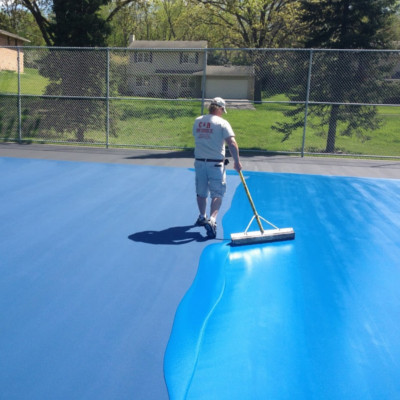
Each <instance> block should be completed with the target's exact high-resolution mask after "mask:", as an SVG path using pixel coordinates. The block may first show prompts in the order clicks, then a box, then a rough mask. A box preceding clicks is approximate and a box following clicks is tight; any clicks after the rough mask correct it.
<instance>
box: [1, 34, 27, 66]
mask: <svg viewBox="0 0 400 400" xmlns="http://www.w3.org/2000/svg"><path fill="white" fill-rule="evenodd" d="M22 44H23V42H22V41H21V40H18V39H14V38H11V37H9V36H5V35H1V34H0V46H22ZM19 57H20V60H19V64H20V65H19V66H20V72H21V73H22V72H24V53H23V51H22V50H21V49H20V53H19ZM0 70H6V71H18V50H17V49H13V48H4V47H0Z"/></svg>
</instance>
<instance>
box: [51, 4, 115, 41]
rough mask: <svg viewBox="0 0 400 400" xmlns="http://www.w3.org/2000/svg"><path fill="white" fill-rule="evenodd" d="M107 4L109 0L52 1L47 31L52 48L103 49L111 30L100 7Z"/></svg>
mask: <svg viewBox="0 0 400 400" xmlns="http://www.w3.org/2000/svg"><path fill="white" fill-rule="evenodd" d="M107 3H109V0H54V1H53V12H54V20H52V21H51V23H50V29H49V30H50V32H51V33H52V34H53V35H54V46H68V47H92V46H99V47H104V46H105V45H106V38H107V36H108V35H109V33H110V32H111V30H110V26H109V24H108V23H107V21H106V20H105V19H104V18H103V17H101V15H100V7H101V6H103V5H105V4H107Z"/></svg>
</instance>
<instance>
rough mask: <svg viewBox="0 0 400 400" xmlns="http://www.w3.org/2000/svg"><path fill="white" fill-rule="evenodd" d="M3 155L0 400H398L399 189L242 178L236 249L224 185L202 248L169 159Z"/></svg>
mask: <svg viewBox="0 0 400 400" xmlns="http://www.w3.org/2000/svg"><path fill="white" fill-rule="evenodd" d="M27 155H29V154H27ZM0 156H1V157H0V167H1V171H2V174H1V175H0V185H1V186H0V187H1V192H0V199H1V211H0V220H1V225H0V233H1V238H2V240H1V242H0V266H1V276H0V354H1V355H2V356H1V358H0V387H1V396H0V397H1V398H4V399H7V400H8V399H28V398H29V399H72V398H75V399H96V400H97V399H107V400H108V399H150V400H152V399H157V400H158V399H168V398H171V399H218V400H221V399H266V398H270V399H274V400H275V399H307V400H308V399H322V398H323V399H341V400H342V399H355V398H359V399H379V400H380V399H396V398H400V383H399V382H400V379H399V378H400V372H399V371H400V361H399V360H400V339H399V335H398V327H399V322H398V321H399V320H400V291H399V287H400V262H399V260H400V180H399V179H384V178H381V177H380V176H379V177H376V176H373V177H368V176H367V177H360V176H358V177H355V176H353V177H351V176H347V177H346V176H335V175H332V174H330V176H328V175H314V174H309V173H306V174H302V173H282V172H267V171H263V172H260V171H254V170H253V171H249V170H245V176H246V178H247V182H248V185H249V189H250V191H251V193H252V196H253V199H254V201H255V203H256V206H257V209H258V211H259V213H260V214H261V215H262V216H263V217H265V218H267V219H269V220H271V221H272V222H273V223H275V224H277V225H278V226H282V227H285V226H293V228H294V229H295V231H296V238H295V240H294V241H287V242H279V243H270V244H262V245H257V246H243V247H235V248H233V247H230V246H229V234H230V233H233V232H240V231H243V230H244V229H245V228H246V226H247V223H248V221H249V220H250V218H251V209H250V206H249V205H248V204H247V198H246V195H245V193H244V190H243V188H242V187H241V186H240V179H239V178H238V176H237V175H236V174H235V173H233V172H231V171H230V172H229V174H228V188H229V189H228V195H227V197H226V199H225V202H224V205H223V208H222V210H221V218H220V221H219V232H218V238H217V239H218V240H214V241H207V240H205V238H204V237H205V232H204V231H203V230H202V229H201V228H195V227H193V223H194V221H195V219H196V218H197V212H196V208H195V207H196V205H195V198H194V195H193V187H194V183H193V180H194V175H193V174H194V172H193V170H192V168H191V167H190V166H188V165H185V164H184V162H183V160H178V161H177V165H172V166H171V165H164V164H165V161H163V162H162V163H161V164H162V165H161V164H160V165H147V162H148V161H149V158H148V157H147V156H145V155H140V156H139V157H138V158H137V159H140V160H141V161H142V162H140V163H137V162H136V161H137V159H136V158H135V156H134V157H129V158H125V157H124V159H125V160H128V162H122V163H120V162H118V160H115V159H113V160H112V161H110V160H106V161H105V162H103V161H104V160H101V159H93V160H90V161H91V162H86V161H83V160H73V161H65V160H58V159H40V158H39V157H32V158H30V157H21V154H20V153H18V154H17V153H15V154H3V153H2V152H0ZM44 158H46V157H44ZM48 158H49V157H48ZM53 158H54V157H53ZM157 160H158V162H159V161H160V158H157ZM163 160H164V159H163ZM155 164H157V163H155ZM247 165H249V164H247ZM259 165H260V164H257V166H259ZM379 165H381V166H382V165H383V166H384V168H385V167H388V168H390V167H389V165H388V164H385V163H381V164H379ZM292 167H293V166H292ZM245 168H246V166H245ZM346 168H348V165H347V166H346ZM396 168H397V165H395V170H393V169H391V172H390V174H389V176H390V177H392V176H393V175H391V174H392V173H394V174H396ZM259 169H261V168H259ZM381 170H382V168H381V169H380V171H381ZM393 171H394V172H393ZM296 172H297V170H296ZM167 389H168V390H167ZM168 391H169V394H168Z"/></svg>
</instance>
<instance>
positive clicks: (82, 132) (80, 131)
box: [76, 126, 85, 143]
mask: <svg viewBox="0 0 400 400" xmlns="http://www.w3.org/2000/svg"><path fill="white" fill-rule="evenodd" d="M76 140H77V141H78V142H82V143H83V142H84V141H85V130H84V129H83V127H82V126H79V127H78V129H77V131H76Z"/></svg>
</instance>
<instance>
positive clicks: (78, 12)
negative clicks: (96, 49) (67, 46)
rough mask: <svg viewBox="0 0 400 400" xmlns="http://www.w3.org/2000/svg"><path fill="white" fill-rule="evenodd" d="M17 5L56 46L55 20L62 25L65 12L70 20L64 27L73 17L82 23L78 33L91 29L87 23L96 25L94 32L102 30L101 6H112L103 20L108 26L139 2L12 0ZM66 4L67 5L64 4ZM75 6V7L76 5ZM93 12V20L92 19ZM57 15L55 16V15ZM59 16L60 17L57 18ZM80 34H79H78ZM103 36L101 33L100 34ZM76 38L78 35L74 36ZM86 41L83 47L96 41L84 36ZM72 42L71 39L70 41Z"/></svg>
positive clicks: (124, 0) (49, 43)
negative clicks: (125, 8) (24, 9)
mask: <svg viewBox="0 0 400 400" xmlns="http://www.w3.org/2000/svg"><path fill="white" fill-rule="evenodd" d="M12 1H13V2H14V3H16V4H20V5H21V6H23V7H25V8H26V9H27V10H28V11H29V12H30V13H31V14H32V16H33V17H34V19H35V21H36V24H37V26H38V27H39V29H40V32H41V33H42V36H43V39H44V41H45V43H46V45H47V46H53V45H56V44H55V43H56V36H55V35H56V34H57V33H56V31H57V29H58V28H56V27H55V26H54V18H55V19H56V20H57V19H58V21H59V22H60V23H61V24H62V23H63V21H62V19H63V17H62V14H63V12H64V11H65V12H67V13H68V14H69V15H68V18H66V20H65V24H64V26H68V21H67V20H69V17H70V16H71V17H73V18H74V19H75V22H76V23H78V22H79V21H81V22H82V27H79V26H77V25H76V24H75V27H74V29H77V30H78V31H79V30H81V29H90V28H89V26H87V25H85V24H86V23H92V22H93V23H94V24H95V25H94V26H93V28H92V32H93V31H94V29H96V28H100V25H97V23H98V17H99V12H100V7H101V6H103V7H104V6H106V5H108V4H111V5H112V7H111V8H110V9H109V13H108V15H107V16H102V19H103V20H104V22H105V23H106V25H108V24H109V23H110V22H111V20H112V19H113V18H114V17H115V15H116V14H117V13H118V12H120V10H122V9H123V8H124V7H126V6H127V5H129V4H130V3H134V2H136V1H137V0H104V1H100V0H93V1H92V0H82V1H75V2H70V1H65V2H63V1H59V0H12ZM64 3H65V4H64ZM74 4H75V5H74ZM91 11H95V12H92V17H93V19H91V18H90V15H91ZM54 13H55V14H54ZM57 15H58V16H57ZM61 33H62V32H61V30H60V31H59V32H58V34H57V40H60V35H61ZM77 33H78V32H77ZM98 35H101V32H100V33H98ZM74 36H76V35H74ZM84 39H88V41H87V42H86V43H84V44H82V45H81V46H90V45H91V44H90V43H91V42H92V41H93V40H95V38H94V37H87V36H86V34H84ZM69 41H70V42H71V39H70V40H69Z"/></svg>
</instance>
